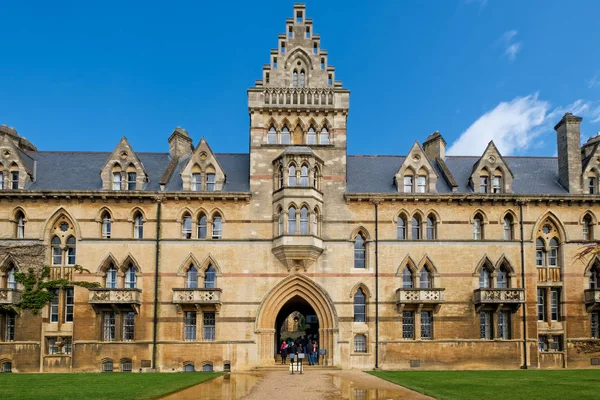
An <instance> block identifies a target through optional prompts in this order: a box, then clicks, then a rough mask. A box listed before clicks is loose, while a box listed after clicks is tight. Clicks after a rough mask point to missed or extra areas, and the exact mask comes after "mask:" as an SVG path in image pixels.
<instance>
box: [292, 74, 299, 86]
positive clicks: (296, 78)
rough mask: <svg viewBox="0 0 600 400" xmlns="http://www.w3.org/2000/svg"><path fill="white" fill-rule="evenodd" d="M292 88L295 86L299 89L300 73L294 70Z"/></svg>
mask: <svg viewBox="0 0 600 400" xmlns="http://www.w3.org/2000/svg"><path fill="white" fill-rule="evenodd" d="M292 86H294V87H295V88H297V87H298V71H296V70H294V72H293V73H292Z"/></svg>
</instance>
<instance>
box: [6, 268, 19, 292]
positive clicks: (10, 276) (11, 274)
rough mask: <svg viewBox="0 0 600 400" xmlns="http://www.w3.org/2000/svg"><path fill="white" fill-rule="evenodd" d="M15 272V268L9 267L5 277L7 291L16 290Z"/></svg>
mask: <svg viewBox="0 0 600 400" xmlns="http://www.w3.org/2000/svg"><path fill="white" fill-rule="evenodd" d="M15 272H17V269H16V268H15V266H14V265H11V266H10V268H9V269H8V272H7V277H6V288H7V289H16V288H17V281H16V280H15Z"/></svg>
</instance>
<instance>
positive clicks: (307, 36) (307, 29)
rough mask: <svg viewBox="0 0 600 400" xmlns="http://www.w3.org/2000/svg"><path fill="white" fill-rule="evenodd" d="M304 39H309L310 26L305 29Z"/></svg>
mask: <svg viewBox="0 0 600 400" xmlns="http://www.w3.org/2000/svg"><path fill="white" fill-rule="evenodd" d="M304 38H305V39H310V26H307V27H306V33H305V34H304Z"/></svg>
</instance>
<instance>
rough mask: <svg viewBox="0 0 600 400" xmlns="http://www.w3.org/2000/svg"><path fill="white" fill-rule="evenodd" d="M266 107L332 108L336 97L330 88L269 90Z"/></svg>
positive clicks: (265, 96) (264, 92)
mask: <svg viewBox="0 0 600 400" xmlns="http://www.w3.org/2000/svg"><path fill="white" fill-rule="evenodd" d="M263 94H264V99H265V105H266V106H277V107H290V106H293V107H307V108H309V107H312V106H319V107H320V108H322V107H327V106H329V107H332V108H333V106H334V99H335V96H334V94H333V90H332V89H329V88H267V89H265V90H264V91H263Z"/></svg>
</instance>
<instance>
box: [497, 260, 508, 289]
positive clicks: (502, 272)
mask: <svg viewBox="0 0 600 400" xmlns="http://www.w3.org/2000/svg"><path fill="white" fill-rule="evenodd" d="M496 287H497V288H498V289H506V288H508V271H507V270H506V267H505V266H504V265H502V266H501V267H500V269H499V270H498V274H497V275H496Z"/></svg>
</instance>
